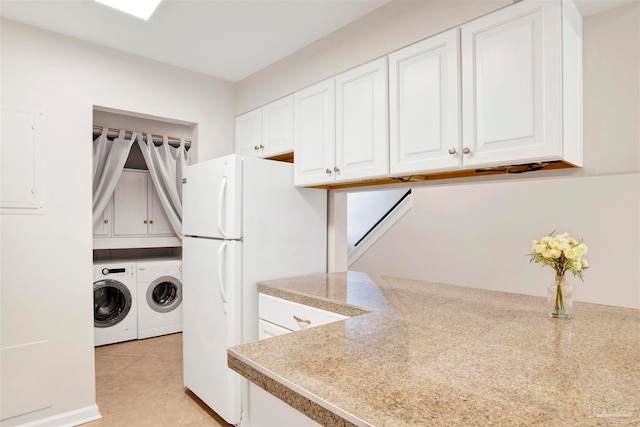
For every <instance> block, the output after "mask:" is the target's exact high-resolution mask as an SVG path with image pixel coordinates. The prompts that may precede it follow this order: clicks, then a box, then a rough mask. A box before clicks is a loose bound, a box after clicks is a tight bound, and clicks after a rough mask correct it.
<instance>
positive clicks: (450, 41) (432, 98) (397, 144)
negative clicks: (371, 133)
mask: <svg viewBox="0 0 640 427" xmlns="http://www.w3.org/2000/svg"><path fill="white" fill-rule="evenodd" d="M459 67H460V61H459V30H458V29H457V28H456V29H453V30H450V31H447V32H445V33H442V34H439V35H437V36H434V37H431V38H429V39H426V40H423V41H421V42H419V43H416V44H413V45H411V46H409V47H406V48H404V49H401V50H399V51H397V52H394V53H392V54H391V55H389V130H390V132H389V168H390V173H391V175H392V176H403V175H412V174H418V173H427V172H433V171H445V170H455V169H459V168H460V167H461V166H462V153H461V152H460V151H461V150H462V147H461V139H460V134H461V131H460V68H459Z"/></svg>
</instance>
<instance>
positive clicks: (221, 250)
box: [218, 242, 227, 313]
mask: <svg viewBox="0 0 640 427" xmlns="http://www.w3.org/2000/svg"><path fill="white" fill-rule="evenodd" d="M226 248H227V242H222V244H220V247H219V248H218V289H219V290H220V296H221V297H222V306H223V308H224V312H225V313H226V312H227V293H226V292H225V290H224V251H225V249H226Z"/></svg>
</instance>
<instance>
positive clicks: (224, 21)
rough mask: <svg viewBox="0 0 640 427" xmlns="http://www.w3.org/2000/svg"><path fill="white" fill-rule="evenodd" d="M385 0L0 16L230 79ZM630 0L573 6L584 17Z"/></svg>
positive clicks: (39, 2)
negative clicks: (137, 13)
mask: <svg viewBox="0 0 640 427" xmlns="http://www.w3.org/2000/svg"><path fill="white" fill-rule="evenodd" d="M131 1H136V0H131ZM389 1H390V0H163V1H162V2H161V3H160V5H159V6H158V9H157V10H156V11H155V12H154V13H153V15H152V16H151V18H150V19H149V21H147V22H145V21H143V20H141V19H138V18H135V17H132V16H129V15H126V14H124V13H121V12H118V11H116V10H114V9H111V8H109V7H107V6H104V5H102V4H99V3H96V2H95V1H94V0H0V16H3V17H5V18H8V19H13V20H15V21H19V22H23V23H26V24H29V25H33V26H36V27H40V28H44V29H47V30H50V31H54V32H57V33H61V34H65V35H68V36H71V37H75V38H78V39H82V40H86V41H89V42H93V43H97V44H100V45H104V46H108V47H111V48H114V49H118V50H121V51H125V52H128V53H132V54H136V55H140V56H143V57H146V58H150V59H154V60H157V61H161V62H164V63H168V64H172V65H176V66H179V67H183V68H186V69H190V70H193V71H198V72H201V73H205V74H208V75H212V76H216V77H220V78H222V79H225V80H229V81H232V82H236V81H239V80H242V79H243V78H245V77H247V76H249V75H251V74H253V73H255V72H256V71H258V70H260V69H262V68H264V67H266V66H268V65H270V64H272V63H274V62H276V61H278V60H279V59H281V58H284V57H285V56H287V55H289V54H291V53H293V52H295V51H296V50H298V49H300V48H302V47H304V46H306V45H308V44H310V43H313V42H314V41H316V40H318V39H320V38H322V37H324V36H326V35H327V34H329V33H331V32H333V31H335V30H337V29H339V28H341V27H343V26H345V25H347V24H349V23H350V22H352V21H355V20H357V19H359V18H360V17H362V16H364V15H366V14H367V13H369V12H371V11H373V10H374V9H377V8H378V7H380V6H383V5H384V4H385V3H388V2H389ZM394 1H433V0H394ZM477 1H482V0H477ZM630 1H634V0H577V3H578V7H579V8H580V10H581V12H582V13H583V15H589V14H593V13H599V12H601V11H603V10H606V9H610V8H612V7H616V6H619V5H622V4H625V3H628V2H630ZM635 1H637V0H635Z"/></svg>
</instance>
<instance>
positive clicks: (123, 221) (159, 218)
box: [113, 170, 175, 237]
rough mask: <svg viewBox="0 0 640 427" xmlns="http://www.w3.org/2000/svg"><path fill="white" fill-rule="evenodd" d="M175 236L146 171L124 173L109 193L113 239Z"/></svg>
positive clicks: (125, 171)
mask: <svg viewBox="0 0 640 427" xmlns="http://www.w3.org/2000/svg"><path fill="white" fill-rule="evenodd" d="M171 234H175V233H174V231H173V229H172V228H171V223H170V222H169V218H167V214H166V213H165V212H164V209H163V207H162V205H161V204H160V199H159V198H158V195H157V193H156V191H155V189H154V188H153V183H152V182H151V177H150V176H149V172H147V171H139V170H124V171H122V175H121V176H120V179H119V180H118V185H117V186H116V189H115V191H114V192H113V235H114V237H121V236H145V235H171Z"/></svg>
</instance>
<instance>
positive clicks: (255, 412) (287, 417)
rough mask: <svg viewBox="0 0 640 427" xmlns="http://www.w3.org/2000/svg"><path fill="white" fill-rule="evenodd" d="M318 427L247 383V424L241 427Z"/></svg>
mask: <svg viewBox="0 0 640 427" xmlns="http://www.w3.org/2000/svg"><path fill="white" fill-rule="evenodd" d="M286 426H295V427H320V426H321V425H320V424H318V423H317V422H315V421H313V420H312V419H311V418H309V417H307V416H306V415H304V414H303V413H302V412H299V411H297V410H296V409H293V408H292V407H291V406H289V405H287V404H286V403H284V402H283V401H282V400H280V399H278V398H277V397H275V396H273V395H272V394H270V393H269V392H267V391H265V390H263V389H261V388H260V387H258V386H257V385H255V384H254V383H251V382H250V383H249V423H248V425H247V424H246V423H243V424H242V427H286Z"/></svg>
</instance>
